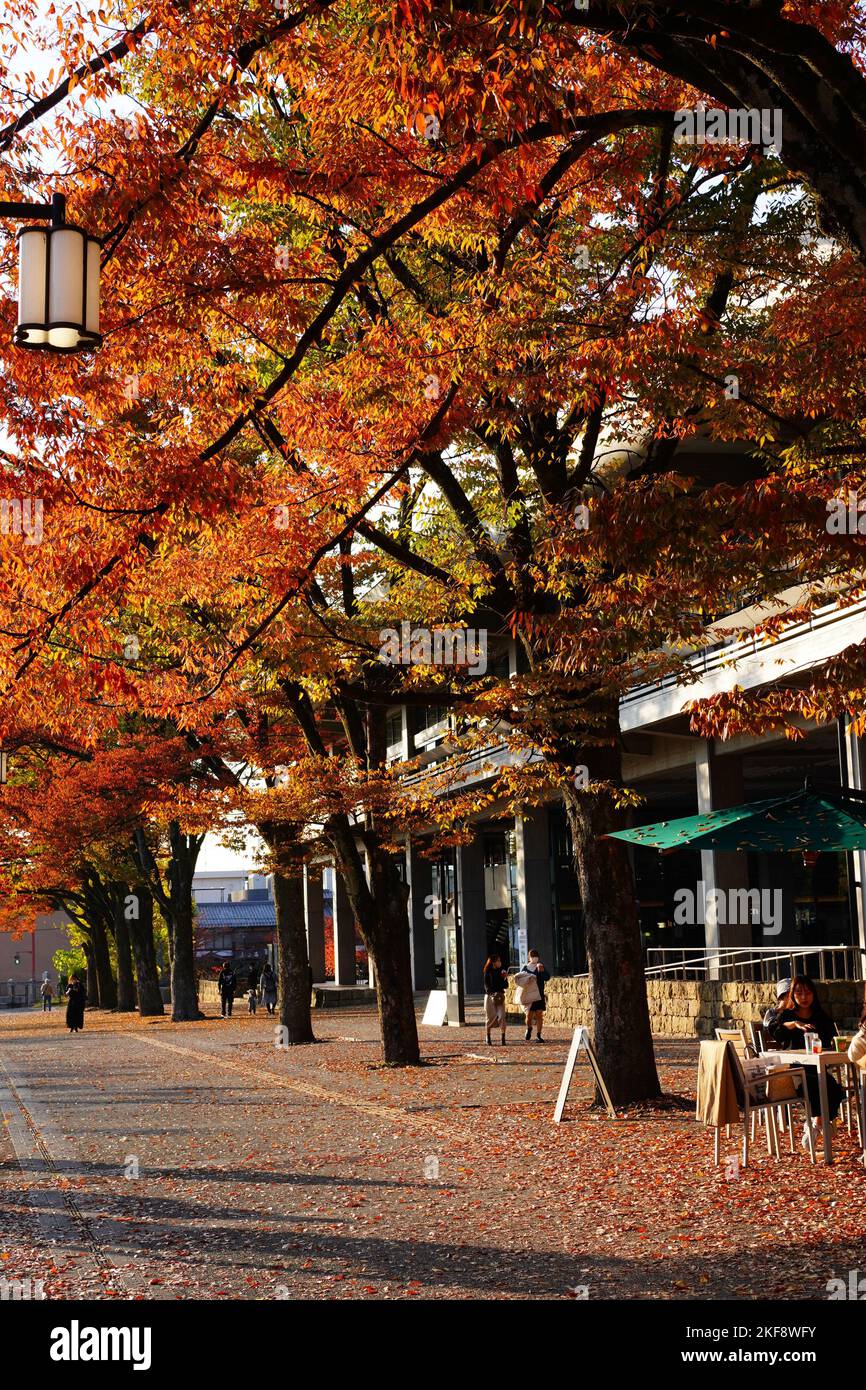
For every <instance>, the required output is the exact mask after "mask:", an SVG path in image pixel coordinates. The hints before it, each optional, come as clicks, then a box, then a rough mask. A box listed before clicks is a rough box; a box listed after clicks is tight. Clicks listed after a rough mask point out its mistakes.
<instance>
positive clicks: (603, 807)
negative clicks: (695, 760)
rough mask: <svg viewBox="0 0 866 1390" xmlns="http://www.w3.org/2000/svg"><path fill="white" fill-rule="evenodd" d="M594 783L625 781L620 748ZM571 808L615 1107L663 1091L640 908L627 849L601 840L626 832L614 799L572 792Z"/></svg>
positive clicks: (599, 764) (597, 1019)
mask: <svg viewBox="0 0 866 1390" xmlns="http://www.w3.org/2000/svg"><path fill="white" fill-rule="evenodd" d="M591 753H592V755H593V763H592V765H591V766H590V786H591V785H592V781H593V780H602V779H603V780H605V781H609V782H613V783H614V784H615V785H616V784H621V767H620V763H621V759H620V755H619V752H618V750H616V749H613V748H609V749H608V748H601V749H593V750H591ZM565 805H566V811H567V814H568V821H569V825H570V827H571V834H572V841H573V846H574V859H575V868H576V871H577V877H578V882H579V883H580V893H581V899H582V903H583V914H584V923H585V931H586V952H587V956H588V959H589V995H590V1007H591V1009H592V1041H593V1046H594V1047H595V1051H596V1055H597V1057H598V1060H599V1065H600V1067H601V1073H602V1076H603V1077H604V1079H605V1081H606V1083H607V1087H608V1090H609V1091H610V1094H611V1099H612V1100H613V1102H614V1104H615V1105H625V1104H627V1103H628V1102H630V1101H642V1100H649V1099H651V1098H652V1097H654V1096H657V1095H659V1094H660V1087H659V1079H658V1073H657V1071H656V1064H655V1054H654V1052H653V1040H652V1030H651V1028H650V1017H649V1005H648V1002H647V991H646V976H645V975H644V963H643V949H642V945H641V937H640V928H639V924H638V916H637V908H636V903H635V886H634V874H633V872H632V868H631V862H630V860H629V856H628V850H627V848H626V846H625V845H624V844H623V843H622V842H621V841H619V840H602V839H599V836H601V835H606V834H607V833H608V832H609V831H611V830H620V829H622V828H623V824H624V819H623V816H622V815H621V813H620V812H618V811H617V809H616V807H615V806H614V804H613V801H612V800H611V798H610V796H608V795H605V794H603V793H599V794H597V795H596V794H595V793H593V792H592V791H591V790H590V791H585V792H579V791H576V790H574V789H573V788H571V787H569V788H568V789H567V790H566V792H565Z"/></svg>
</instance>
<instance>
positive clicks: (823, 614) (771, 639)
mask: <svg viewBox="0 0 866 1390" xmlns="http://www.w3.org/2000/svg"><path fill="white" fill-rule="evenodd" d="M864 613H866V599H861V600H860V601H859V602H858V603H852V604H850V605H849V606H848V607H847V608H840V607H839V605H838V603H830V604H826V605H825V606H824V607H823V608H817V609H816V610H815V612H814V613H812V614H811V615H810V616H809V618H808V619H807V620H806V621H805V622H801V623H792V624H791V626H790V627H788V628H785V629H784V630H783V631H782V632H781V633H779V634H777V635H773V636H768V635H762V636H760V637H758V636H756V635H755V634H752V635H750V636H747V637H739V638H738V637H735V636H734V637H721V638H720V639H719V640H718V641H716V642H710V643H708V644H707V645H706V646H705V647H700V648H698V650H697V651H695V652H694V653H693V654H692V655H691V656H689V657H688V658H687V660H686V665H687V666H688V667H690V668H691V670H692V671H694V672H696V673H698V672H699V673H700V675H703V676H706V675H709V674H710V672H711V671H719V670H722V669H725V668H734V667H736V664H737V662H739V661H742V660H743V659H744V658H745V657H749V656H758V655H759V654H760V653H762V652H766V651H769V650H770V649H772V650H773V651H774V653H775V654H776V655H777V656H778V653H779V651H780V650H781V649H782V648H783V646H784V643H785V642H790V641H792V640H793V639H795V638H798V637H803V636H805V634H806V633H814V632H818V631H820V630H821V629H822V628H824V627H827V626H829V625H830V624H832V623H838V622H842V621H843V620H845V619H848V618H853V617H858V616H859V617H862V616H863V615H864ZM699 678H700V677H698V679H699ZM683 684H684V682H683V680H682V678H681V676H680V675H671V676H663V677H662V678H661V679H660V680H657V681H648V682H646V683H644V684H635V685H633V686H632V687H631V688H630V689H629V690H628V691H626V693H625V695H623V697H622V699H621V700H620V707H621V708H625V707H626V706H628V705H630V704H632V703H634V702H635V701H637V700H642V699H644V698H645V697H646V696H647V695H650V694H654V693H656V692H658V691H660V690H669V689H672V688H673V687H674V686H677V685H683Z"/></svg>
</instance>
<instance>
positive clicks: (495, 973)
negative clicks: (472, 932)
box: [484, 955, 508, 1047]
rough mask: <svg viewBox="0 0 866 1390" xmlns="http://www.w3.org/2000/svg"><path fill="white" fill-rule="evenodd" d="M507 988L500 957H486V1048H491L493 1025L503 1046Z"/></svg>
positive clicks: (505, 975)
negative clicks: (497, 1028)
mask: <svg viewBox="0 0 866 1390" xmlns="http://www.w3.org/2000/svg"><path fill="white" fill-rule="evenodd" d="M507 988H508V975H507V974H506V972H505V971H504V970H503V968H502V957H501V956H496V955H493V956H488V957H487V959H486V961H485V962H484V1022H485V1025H486V1028H487V1046H488V1047H491V1046H492V1043H491V1041H490V1030H491V1028H492V1027H493V1025H494V1023H498V1024H499V1029H500V1032H501V1033H502V1046H503V1047H504V1046H505V991H506V989H507Z"/></svg>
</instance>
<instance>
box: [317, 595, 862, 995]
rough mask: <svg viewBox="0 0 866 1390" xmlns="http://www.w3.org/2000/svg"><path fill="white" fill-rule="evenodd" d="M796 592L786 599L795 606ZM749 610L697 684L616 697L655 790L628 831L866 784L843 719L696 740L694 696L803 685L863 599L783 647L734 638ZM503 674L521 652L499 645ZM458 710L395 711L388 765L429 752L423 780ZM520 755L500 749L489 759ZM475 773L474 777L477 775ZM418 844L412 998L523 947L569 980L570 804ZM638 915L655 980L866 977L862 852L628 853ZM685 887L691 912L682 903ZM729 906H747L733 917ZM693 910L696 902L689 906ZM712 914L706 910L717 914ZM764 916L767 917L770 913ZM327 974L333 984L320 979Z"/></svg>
mask: <svg viewBox="0 0 866 1390" xmlns="http://www.w3.org/2000/svg"><path fill="white" fill-rule="evenodd" d="M796 600H797V594H796V592H795V591H791V592H790V593H789V594H785V595H781V596H780V599H779V604H780V605H781V606H783V607H785V606H788V607H793V606H794V605H795V604H796ZM754 619H755V611H754V610H749V609H744V610H742V611H740V612H739V613H735V614H732V615H731V616H730V618H728V619H726V620H725V622H724V623H720V624H717V625H715V626H714V628H713V637H714V639H716V640H714V642H713V643H712V645H710V646H708V647H706V648H702V649H701V650H700V651H699V652H696V653H695V655H694V657H693V658H692V659H691V666H692V677H693V679H692V682H691V683H689V684H683V683H676V682H674V681H673V680H669V681H665V682H661V683H658V684H654V685H648V686H643V687H639V688H635V689H633V690H631V691H630V692H629V693H628V695H627V696H626V698H624V699H623V700H622V702H621V712H620V716H621V729H622V733H623V739H624V748H625V757H624V768H623V773H624V779H625V781H626V783H627V784H629V785H632V786H634V787H635V788H636V789H637V790H638V791H640V792H641V794H642V795H643V796H644V797H645V803H644V804H643V805H642V806H641V807H640V808H638V810H637V811H636V812H635V814H634V824H636V825H638V824H644V823H649V822H651V821H656V820H661V819H673V818H675V817H679V816H688V815H695V814H697V813H699V812H706V811H709V810H717V809H722V808H724V807H728V806H733V805H736V804H739V803H740V802H745V801H757V800H761V799H763V798H767V797H772V796H776V795H783V794H785V793H788V792H795V791H799V790H801V789H802V787H803V785H804V783H805V781H806V779H808V780H809V782H810V783H811V784H812V785H813V786H814V787H815V789H816V790H818V791H821V790H824V791H832V790H834V789H839V788H840V787H842V786H848V787H851V788H854V789H857V790H859V789H863V788H864V785H866V771H864V767H866V762H864V753H863V748H862V743H861V740H859V739H857V738H855V737H854V736H853V734H852V732H851V729H850V725H849V723H848V722H847V721H845V722H842V723H840V724H839V725H836V724H829V725H824V726H821V727H819V726H817V725H809V724H807V723H805V722H804V723H803V725H802V735H803V736H802V738H800V739H799V740H797V741H795V742H792V741H790V740H788V739H786V738H785V737H784V736H782V735H777V734H768V735H765V736H762V737H738V738H733V739H731V740H730V741H728V742H725V743H719V742H713V741H708V740H706V739H704V738H701V737H699V736H696V735H695V734H693V733H692V732H691V730H690V727H689V724H690V720H689V715H688V713H687V712H686V706H687V704H689V703H691V702H692V701H694V700H697V699H702V698H706V697H708V696H711V695H713V694H716V693H718V692H720V691H723V690H726V689H730V688H731V687H732V686H733V685H734V684H737V685H739V686H741V687H743V688H744V689H747V690H749V689H755V688H757V687H761V686H767V685H770V684H772V683H773V682H777V681H779V680H784V681H785V682H786V683H787V684H792V683H795V684H796V683H803V684H807V683H808V681H809V677H810V672H811V671H812V670H813V669H814V668H815V666H816V665H818V664H819V663H821V662H823V661H825V660H826V659H827V658H829V657H832V656H834V655H836V654H838V653H839V652H841V651H843V650H844V649H845V648H847V647H849V646H851V645H852V644H854V643H857V642H861V641H863V640H864V638H866V602H864V603H859V604H855V605H853V606H850V607H848V608H845V609H840V608H839V607H838V606H837V605H835V604H830V605H828V606H827V608H826V609H822V610H821V611H819V612H817V613H816V614H814V615H813V618H812V620H811V621H810V622H808V623H805V624H804V623H793V624H792V625H791V626H790V628H788V629H786V630H785V631H784V632H783V633H782V635H781V637H778V638H777V639H776V640H774V641H773V642H770V641H764V642H762V641H761V640H760V639H756V640H753V641H748V642H743V641H740V640H737V639H736V638H735V637H734V636H732V635H730V634H729V633H728V632H727V631H726V629H727V628H730V629H735V628H740V630H742V628H744V627H747V626H748V625H749V623H750V622H751V621H753V620H754ZM500 660H502V661H503V662H504V663H506V667H507V671H509V672H511V671H514V670H516V653H515V650H514V648H513V646H512V647H511V649H510V650H507V651H505V652H502V653H500ZM448 718H449V716H448V712H447V710H445V709H439V708H429V709H426V710H422V711H420V712H419V711H417V710H409V709H407V708H405V707H403V708H395V709H393V710H392V711H391V712H390V715H389V724H388V728H389V738H388V743H389V747H388V755H389V759H391V760H392V761H400V760H408V759H409V758H414V759H418V758H420V759H421V760H422V762H423V763H424V764H425V767H424V769H423V770H422V772H421V773H420V774H412V775H422V776H423V775H424V774H425V772H427V770H428V769H429V768H431V767H432V766H433V765H435V763H436V762H437V761H439V760H440V759H443V758H445V757H446V756H448V751H447V750H446V748H445V743H444V740H445V736H446V734H447V732H448V728H449V725H448ZM509 756H510V754H509V753H508V750H507V749H506V748H505V746H504V745H503V746H501V747H496V746H491V747H490V748H488V749H486V750H485V751H484V753H483V755H479V757H478V759H477V763H478V772H477V780H478V781H479V783H480V782H483V780H484V778H485V777H489V776H490V773H489V771H485V769H484V765H485V764H487V765H489V764H491V763H496V762H497V761H498V760H499V761H502V760H505V759H507V758H508V757H509ZM470 779H471V774H467V780H470ZM424 849H425V843H424V838H423V836H419V837H418V838H417V839H414V840H413V841H412V842H411V843H407V845H406V849H405V854H404V856H403V873H404V877H405V880H406V882H407V884H408V886H409V914H410V937H411V949H412V969H413V979H414V985H415V988H416V990H419V991H420V990H429V989H435V988H439V989H446V990H448V991H449V992H457V990H458V989H462V991H463V992H465V993H466V994H477V993H479V992H480V991H481V977H482V970H483V964H484V960H485V958H486V956H487V955H488V954H490V952H491V951H492V950H493V949H495V950H497V951H498V952H499V953H500V954H501V955H502V957H503V960H504V961H505V962H506V963H507V964H509V965H512V966H513V965H515V964H516V963H517V962H518V961H521V960H523V959H525V957H526V952H527V950H528V949H529V948H530V947H536V948H537V949H538V950H539V951H540V953H541V955H542V958H543V959H544V960H545V961H546V962H547V963H549V965H550V966H551V968H552V969H553V971H554V973H556V974H559V975H580V974H582V973H584V972H585V971H586V968H587V961H586V949H585V941H584V933H583V913H582V905H581V900H580V891H579V888H578V884H577V882H576V879H575V876H574V873H573V870H572V856H571V843H570V833H569V827H568V824H567V820H566V816H565V812H564V808H563V806H562V803H561V802H558V801H556V800H551V801H550V802H548V803H547V804H546V805H544V806H541V807H537V808H533V809H532V810H531V811H529V810H528V811H527V812H526V814H525V815H518V816H513V815H505V814H503V815H500V816H497V815H496V814H487V815H485V816H484V817H480V818H479V819H478V821H477V823H476V826H475V835H474V838H473V840H472V842H471V843H470V844H468V845H463V846H461V847H459V848H456V849H453V850H448V851H444V852H442V853H441V854H439V855H438V856H436V857H435V858H433V859H432V860H431V859H430V858H428V857H425V854H424ZM630 853H632V855H633V864H634V871H635V885H636V899H637V911H638V916H639V920H640V928H641V933H642V937H643V941H644V946H645V951H646V964H647V969H648V971H649V972H653V973H657V974H664V973H666V972H680V973H697V974H703V975H706V976H708V977H710V978H714V977H720V976H721V977H725V975H726V973H731V972H735V973H737V974H739V975H740V976H741V977H744V978H757V979H761V978H766V979H770V978H774V977H776V976H777V975H779V974H787V973H789V972H790V969H791V968H795V969H801V968H808V969H809V970H810V972H811V973H813V974H815V975H816V976H817V977H819V978H822V977H823V978H840V977H842V978H857V979H859V978H862V975H863V970H862V965H861V961H862V953H863V951H864V948H866V897H864V893H866V855H864V854H863V853H857V854H835V853H824V854H820V855H818V856H800V855H793V854H764V853H761V854H751V853H744V852H741V853H736V854H734V853H720V852H716V851H697V850H692V849H683V850H680V851H677V852H676V853H674V854H670V855H660V854H659V853H658V852H657V851H655V850H650V849H647V848H643V847H634V848H632V849H631V850H630ZM322 892H323V876H322V869H321V866H314V867H311V868H310V869H308V871H307V876H306V879H305V905H306V916H307V932H308V940H309V944H310V955H311V961H312V963H313V973H314V978H316V979H318V978H320V975H319V973H317V972H321V970H322V960H323V945H322V941H323V928H322V905H321V904H322ZM689 893H691V895H692V900H693V904H694V909H693V910H691V911H690V910H689V903H688V895H689ZM720 898H724V899H726V900H727V901H729V902H735V903H739V904H741V905H745V912H740V913H739V915H735V914H733V913H726V912H725V911H724V910H723V909H719V907H718V904H719V901H720ZM684 900H685V901H684ZM333 903H334V905H333V933H334V936H333V939H334V960H335V968H334V978H335V979H336V980H337V982H338V983H341V982H343V983H347V984H348V983H354V982H355V980H356V979H357V959H356V950H355V948H356V933H355V927H354V922H353V920H352V914H351V912H350V910H349V908H348V902H347V899H346V896H345V892H344V890H343V888H342V884H341V883H340V881H339V878H338V877H336V878H335V889H334V899H333ZM707 905H708V906H707ZM765 909H766V911H765ZM321 978H325V976H324V974H322V975H321Z"/></svg>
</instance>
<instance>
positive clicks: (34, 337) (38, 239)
mask: <svg viewBox="0 0 866 1390" xmlns="http://www.w3.org/2000/svg"><path fill="white" fill-rule="evenodd" d="M0 217H16V218H22V219H24V218H31V217H32V218H39V219H44V220H46V221H49V222H50V224H51V225H50V226H48V227H22V228H21V231H20V232H19V233H18V326H17V328H16V329H15V332H14V334H13V336H12V341H13V342H14V343H15V344H16V346H18V347H23V348H34V349H36V350H37V351H40V352H87V351H89V350H91V349H93V348H98V347H99V346H100V344H101V342H102V338H101V336H100V333H99V269H100V252H101V247H102V243H101V241H100V240H99V238H98V237H94V236H91V235H90V233H89V232H85V231H84V230H83V229H82V228H81V227H73V226H70V225H69V223H67V221H66V199H65V198H64V196H63V194H62V193H55V194H54V195H53V196H52V199H51V202H50V203H4V202H0Z"/></svg>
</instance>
